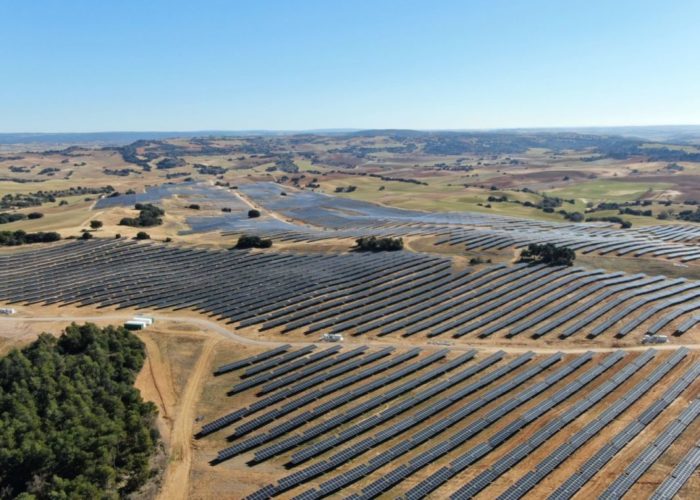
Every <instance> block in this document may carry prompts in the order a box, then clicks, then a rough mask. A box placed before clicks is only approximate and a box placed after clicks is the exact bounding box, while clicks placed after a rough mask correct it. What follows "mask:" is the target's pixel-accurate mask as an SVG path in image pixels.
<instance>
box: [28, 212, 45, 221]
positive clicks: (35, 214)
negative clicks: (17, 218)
mask: <svg viewBox="0 0 700 500" xmlns="http://www.w3.org/2000/svg"><path fill="white" fill-rule="evenodd" d="M43 216H44V214H42V213H41V212H31V213H28V214H27V219H32V220H33V219H41V218H42V217H43Z"/></svg>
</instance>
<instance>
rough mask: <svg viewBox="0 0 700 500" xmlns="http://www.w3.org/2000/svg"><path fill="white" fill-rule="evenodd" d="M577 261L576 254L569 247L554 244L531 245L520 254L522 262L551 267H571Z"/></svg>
mask: <svg viewBox="0 0 700 500" xmlns="http://www.w3.org/2000/svg"><path fill="white" fill-rule="evenodd" d="M575 259H576V253H575V252H574V251H573V250H572V249H570V248H567V247H558V246H556V245H554V244H553V243H545V244H543V245H540V244H537V243H531V244H530V245H528V247H527V249H526V250H523V251H522V253H521V254H520V262H534V263H542V264H547V265H549V266H570V265H571V264H573V262H574V260H575Z"/></svg>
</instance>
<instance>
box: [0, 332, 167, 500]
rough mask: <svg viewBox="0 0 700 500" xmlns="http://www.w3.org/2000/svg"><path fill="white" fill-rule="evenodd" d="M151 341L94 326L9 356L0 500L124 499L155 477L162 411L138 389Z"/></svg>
mask: <svg viewBox="0 0 700 500" xmlns="http://www.w3.org/2000/svg"><path fill="white" fill-rule="evenodd" d="M144 360H145V349H144V346H143V343H142V342H141V341H140V340H139V339H138V338H137V337H136V336H134V335H133V334H131V333H130V332H128V331H127V330H125V329H123V328H114V327H107V328H104V329H101V328H99V327H97V326H96V325H94V324H89V323H88V324H85V325H81V326H79V325H76V324H73V325H71V326H69V327H68V328H66V330H65V332H64V333H63V334H62V335H61V336H60V337H59V338H56V337H54V336H52V335H49V334H42V335H41V336H40V337H39V338H38V339H37V340H36V341H35V342H33V343H31V344H30V345H28V346H27V347H25V348H24V349H22V350H13V351H12V352H10V353H9V354H8V355H7V356H5V357H4V358H2V359H0V498H14V497H16V496H20V497H21V498H25V499H27V498H39V499H44V498H46V499H48V498H52V499H60V498H119V497H124V496H126V495H127V494H129V493H131V492H134V491H136V490H138V488H140V487H141V486H142V485H143V484H144V483H145V482H146V481H147V480H148V479H149V477H151V474H152V471H151V468H150V466H149V462H150V459H151V456H152V455H153V453H154V452H155V450H156V447H157V443H158V439H159V438H158V434H157V431H156V430H155V427H154V419H155V417H156V413H157V410H156V407H155V406H154V405H153V404H152V403H146V402H144V401H143V399H142V398H141V395H140V393H139V392H138V391H137V390H136V389H135V388H134V380H135V379H136V375H137V374H138V372H139V370H140V369H141V367H142V366H143V363H144Z"/></svg>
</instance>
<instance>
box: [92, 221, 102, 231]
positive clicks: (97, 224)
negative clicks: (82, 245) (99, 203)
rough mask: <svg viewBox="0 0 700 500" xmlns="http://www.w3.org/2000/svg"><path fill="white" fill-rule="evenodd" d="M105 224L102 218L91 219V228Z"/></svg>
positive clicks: (97, 227) (98, 227)
mask: <svg viewBox="0 0 700 500" xmlns="http://www.w3.org/2000/svg"><path fill="white" fill-rule="evenodd" d="M102 226H103V224H102V221H101V220H91V221H90V228H91V229H100V228H101V227H102Z"/></svg>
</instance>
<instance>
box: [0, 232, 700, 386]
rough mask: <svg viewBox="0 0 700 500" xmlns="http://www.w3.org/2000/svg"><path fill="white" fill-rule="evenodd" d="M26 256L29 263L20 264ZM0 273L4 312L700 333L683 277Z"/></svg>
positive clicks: (146, 252)
mask: <svg viewBox="0 0 700 500" xmlns="http://www.w3.org/2000/svg"><path fill="white" fill-rule="evenodd" d="M28 260H31V261H32V263H33V264H34V265H33V266H26V265H23V264H24V263H26V262H27V261H28ZM0 269H1V271H0V277H2V278H3V279H2V281H1V282H0V300H2V301H5V302H8V303H27V304H40V303H43V304H58V305H67V304H74V305H78V306H88V305H91V306H96V307H98V308H105V307H116V308H117V309H122V308H140V309H145V308H148V309H152V310H158V309H168V310H175V311H177V310H180V309H190V310H195V311H199V312H201V313H204V314H208V315H209V316H211V317H214V318H218V319H221V320H225V321H228V322H229V323H233V324H235V325H236V328H259V329H260V330H271V329H277V330H278V331H279V332H280V333H282V334H285V333H291V332H295V333H296V332H298V333H304V334H306V335H312V334H314V335H318V334H320V333H322V332H332V333H342V334H348V335H351V336H361V335H365V334H372V335H376V336H385V335H389V334H398V335H401V336H404V337H407V336H413V335H424V336H427V337H438V336H450V337H453V338H459V337H463V336H467V337H478V338H486V337H491V336H498V337H501V338H513V337H515V336H518V335H529V336H531V337H533V338H539V337H542V336H545V335H557V334H558V335H559V337H560V338H568V337H571V336H579V337H583V336H588V337H590V338H594V337H596V336H599V335H601V334H603V333H605V334H607V335H616V336H618V337H623V336H626V335H628V334H630V333H633V332H636V333H637V334H638V335H641V334H642V333H646V332H649V333H664V332H665V333H667V334H673V333H675V334H677V335H681V334H683V333H684V332H686V331H687V330H689V329H690V328H692V327H694V326H695V325H696V324H697V323H698V321H697V320H696V319H695V318H696V316H695V315H694V313H695V312H696V311H697V310H698V309H700V284H699V282H696V281H691V280H686V279H683V278H680V279H668V278H664V277H662V276H656V277H648V276H645V275H643V274H636V275H628V274H624V273H620V272H612V273H610V272H605V271H603V270H601V269H597V270H586V269H583V268H580V267H566V268H560V267H544V266H542V265H525V264H516V265H511V266H506V265H503V264H495V265H487V266H482V267H480V268H479V269H478V270H477V269H473V268H467V269H465V270H463V271H455V270H453V268H452V267H451V261H450V260H449V259H445V258H441V257H436V256H430V255H425V254H416V253H410V252H385V253H380V254H371V255H368V254H358V253H350V254H313V253H311V254H296V253H284V252H270V251H268V252H246V251H243V252H240V251H224V250H199V249H193V248H183V247H177V246H172V245H162V244H152V243H151V244H148V243H146V244H144V243H136V242H134V241H123V240H92V241H87V242H71V243H67V244H63V245H57V246H52V247H50V248H41V249H34V250H29V251H27V252H20V253H13V254H4V255H0ZM286 356H292V357H294V356H296V354H294V353H285V354H282V355H280V356H276V357H271V358H270V359H269V360H266V361H265V363H266V364H263V367H266V366H267V364H269V363H272V364H274V363H275V362H276V359H277V358H279V357H281V358H282V359H285V357H286ZM257 369H258V368H256V367H255V366H253V367H251V370H253V371H255V370H257ZM241 387H245V386H241Z"/></svg>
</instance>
